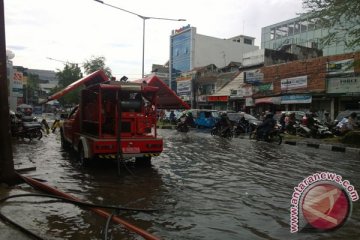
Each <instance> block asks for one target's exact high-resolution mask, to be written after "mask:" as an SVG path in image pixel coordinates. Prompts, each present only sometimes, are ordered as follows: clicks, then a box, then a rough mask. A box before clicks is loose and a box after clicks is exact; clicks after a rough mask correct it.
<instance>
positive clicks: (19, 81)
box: [12, 72, 24, 97]
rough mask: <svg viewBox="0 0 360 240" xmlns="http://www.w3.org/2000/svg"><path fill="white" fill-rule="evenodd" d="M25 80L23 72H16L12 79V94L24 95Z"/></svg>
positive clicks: (15, 95)
mask: <svg viewBox="0 0 360 240" xmlns="http://www.w3.org/2000/svg"><path fill="white" fill-rule="evenodd" d="M23 81H24V76H23V73H22V72H14V78H13V81H12V96H14V97H22V96H23V84H24V83H23Z"/></svg>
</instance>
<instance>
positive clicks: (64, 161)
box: [0, 129, 360, 239]
mask: <svg viewBox="0 0 360 240" xmlns="http://www.w3.org/2000/svg"><path fill="white" fill-rule="evenodd" d="M159 133H160V134H161V135H162V136H163V137H164V143H165V148H164V152H163V153H162V154H161V155H160V156H159V157H157V158H154V159H153V165H152V167H151V168H148V169H140V168H136V167H135V166H134V165H131V164H129V165H128V169H129V170H130V171H131V173H129V172H128V170H127V169H125V168H121V175H120V176H119V175H118V171H117V165H116V163H113V162H107V163H101V164H99V163H94V164H91V165H90V166H89V167H87V168H83V167H81V166H79V164H78V163H77V161H76V156H75V155H74V154H73V153H68V152H65V151H63V150H61V147H60V138H59V135H55V134H50V135H49V136H48V137H44V138H43V139H42V140H40V141H33V142H31V143H25V142H19V143H16V144H14V145H13V148H14V159H15V163H16V167H18V168H24V167H31V166H36V170H35V171H30V172H28V173H27V174H25V175H27V176H31V177H36V178H39V179H43V180H46V181H47V183H48V184H49V185H51V186H54V187H57V188H58V189H60V190H62V191H64V192H66V193H69V194H72V195H74V196H76V197H78V198H80V199H83V200H87V201H90V202H93V203H98V204H108V205H120V206H127V207H135V208H151V209H159V211H158V212H154V213H151V214H149V213H142V212H121V213H120V214H121V216H122V217H123V218H124V219H127V220H129V221H130V222H131V223H133V224H135V225H137V226H139V227H142V228H144V229H146V230H147V231H149V232H151V233H152V234H154V235H156V236H158V237H160V238H162V239H356V238H357V237H358V236H359V235H360V228H359V226H360V204H359V201H357V202H355V203H354V204H353V212H352V216H351V218H350V219H349V220H348V222H347V223H346V224H345V226H343V227H342V228H340V229H339V230H337V231H335V232H331V233H307V234H304V233H298V234H291V233H290V231H289V215H290V212H289V208H290V200H291V195H292V192H293V188H294V187H295V186H297V185H298V183H299V182H300V181H302V180H303V179H304V178H305V177H306V176H308V175H311V174H313V173H315V172H319V171H331V172H335V173H337V174H340V175H342V176H343V178H344V179H348V180H349V181H350V182H351V184H353V185H354V186H355V188H357V190H358V191H359V189H360V175H359V174H358V172H359V160H360V157H359V155H356V154H349V153H338V152H331V151H326V150H321V149H312V148H306V147H299V146H291V145H275V144H268V143H265V142H256V141H249V140H248V139H241V138H234V139H231V140H225V139H221V138H218V137H212V136H211V135H210V134H209V133H208V132H205V131H199V132H196V131H191V132H189V133H188V134H183V133H178V132H176V131H175V130H166V129H162V130H159ZM29 191H31V192H34V190H33V188H31V187H30V186H28V185H26V184H22V185H19V186H18V187H17V188H16V189H14V188H12V189H8V188H4V187H0V196H1V197H3V196H6V195H9V194H11V195H12V194H18V193H25V192H29ZM1 212H2V213H4V214H5V215H6V216H8V217H10V218H11V219H12V220H14V221H16V222H18V223H21V224H22V225H23V226H25V227H26V228H28V229H30V230H31V231H33V232H36V233H37V234H38V235H40V236H42V237H43V238H45V239H103V235H104V232H103V229H104V226H105V223H106V219H103V218H101V217H99V216H97V215H96V214H94V213H92V212H90V211H88V210H84V209H81V208H79V207H77V206H74V205H71V204H67V203H59V202H54V201H51V200H49V199H40V198H37V197H31V198H30V197H28V198H26V199H18V200H11V201H8V202H7V203H6V204H3V205H2V207H1ZM2 229H4V225H2V224H0V230H2ZM5 229H8V231H4V232H6V233H9V231H10V228H8V227H7V228H5ZM1 232H3V231H1ZM109 233H111V235H112V236H113V239H142V238H141V237H139V236H137V235H135V234H133V233H130V232H129V231H127V230H125V229H124V228H123V227H121V226H118V225H114V224H112V225H111V226H110V228H109ZM9 234H10V235H13V236H15V235H14V234H18V235H17V236H19V237H16V239H28V238H27V237H25V236H24V238H22V237H21V236H22V235H21V234H19V233H18V232H16V231H15V230H11V232H10V233H9ZM4 236H6V235H2V236H0V239H8V238H7V237H4Z"/></svg>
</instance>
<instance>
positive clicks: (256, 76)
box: [244, 70, 264, 84]
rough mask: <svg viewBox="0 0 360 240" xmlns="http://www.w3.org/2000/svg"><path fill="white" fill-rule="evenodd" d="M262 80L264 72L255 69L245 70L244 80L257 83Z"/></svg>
mask: <svg viewBox="0 0 360 240" xmlns="http://www.w3.org/2000/svg"><path fill="white" fill-rule="evenodd" d="M263 80H264V74H263V73H262V72H259V71H258V70H257V71H246V72H244V82H246V83H251V84H257V83H260V82H262V81H263Z"/></svg>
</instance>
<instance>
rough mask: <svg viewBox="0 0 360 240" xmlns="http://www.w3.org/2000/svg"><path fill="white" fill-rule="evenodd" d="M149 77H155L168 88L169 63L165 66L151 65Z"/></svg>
mask: <svg viewBox="0 0 360 240" xmlns="http://www.w3.org/2000/svg"><path fill="white" fill-rule="evenodd" d="M151 75H155V76H157V77H158V78H160V79H161V80H162V81H163V82H164V83H165V84H166V85H168V86H170V82H169V62H167V63H166V64H165V65H160V64H153V65H152V69H151Z"/></svg>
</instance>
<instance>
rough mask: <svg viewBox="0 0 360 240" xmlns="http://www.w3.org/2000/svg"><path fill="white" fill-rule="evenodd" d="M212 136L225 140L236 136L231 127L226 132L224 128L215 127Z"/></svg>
mask: <svg viewBox="0 0 360 240" xmlns="http://www.w3.org/2000/svg"><path fill="white" fill-rule="evenodd" d="M210 133H211V135H212V136H219V137H223V138H232V137H233V136H234V134H233V131H232V130H231V127H228V128H226V129H225V130H224V128H223V127H222V126H219V125H215V127H213V128H212V129H211V131H210Z"/></svg>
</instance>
